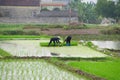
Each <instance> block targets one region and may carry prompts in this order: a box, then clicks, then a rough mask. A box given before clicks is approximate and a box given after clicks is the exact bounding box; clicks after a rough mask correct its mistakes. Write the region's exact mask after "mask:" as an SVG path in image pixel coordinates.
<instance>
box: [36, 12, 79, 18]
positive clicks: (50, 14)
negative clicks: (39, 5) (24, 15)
mask: <svg viewBox="0 0 120 80" xmlns="http://www.w3.org/2000/svg"><path fill="white" fill-rule="evenodd" d="M69 15H70V11H69V10H66V11H41V12H40V14H39V15H37V17H69ZM71 17H78V13H77V11H71Z"/></svg>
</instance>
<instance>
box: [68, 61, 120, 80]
mask: <svg viewBox="0 0 120 80" xmlns="http://www.w3.org/2000/svg"><path fill="white" fill-rule="evenodd" d="M67 64H68V65H69V66H71V67H74V68H76V69H80V70H83V71H85V72H88V73H90V74H93V75H96V76H98V77H102V78H105V79H106V80H120V77H119V76H120V73H119V71H120V68H119V66H120V59H112V60H107V61H97V62H96V61H69V62H67Z"/></svg>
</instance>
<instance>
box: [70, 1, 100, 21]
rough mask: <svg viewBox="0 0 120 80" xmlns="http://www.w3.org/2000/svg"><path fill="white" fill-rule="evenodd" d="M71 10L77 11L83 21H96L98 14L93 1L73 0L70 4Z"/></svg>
mask: <svg viewBox="0 0 120 80" xmlns="http://www.w3.org/2000/svg"><path fill="white" fill-rule="evenodd" d="M70 7H71V8H72V9H73V10H77V11H78V16H79V20H80V21H81V22H85V23H98V21H97V19H98V15H97V14H96V11H95V4H94V3H84V2H82V0H73V1H72V2H71V4H70Z"/></svg>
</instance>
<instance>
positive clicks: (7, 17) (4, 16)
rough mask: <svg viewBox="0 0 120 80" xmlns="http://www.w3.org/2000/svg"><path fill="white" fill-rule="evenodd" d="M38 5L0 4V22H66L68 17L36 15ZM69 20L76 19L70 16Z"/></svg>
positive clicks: (38, 9)
mask: <svg viewBox="0 0 120 80" xmlns="http://www.w3.org/2000/svg"><path fill="white" fill-rule="evenodd" d="M36 14H40V7H25V6H23V7H20V6H0V23H37V24H67V23H68V22H69V17H36V16H35V15H36ZM71 21H73V22H76V21H78V18H77V17H72V18H71Z"/></svg>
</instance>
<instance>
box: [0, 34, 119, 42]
mask: <svg viewBox="0 0 120 80" xmlns="http://www.w3.org/2000/svg"><path fill="white" fill-rule="evenodd" d="M60 36H61V37H62V38H65V37H66V36H63V35H60ZM51 37H52V36H50V35H0V39H14V38H17V39H20V38H24V39H40V38H46V39H49V38H51ZM72 40H88V41H90V40H112V41H120V35H72Z"/></svg>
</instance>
